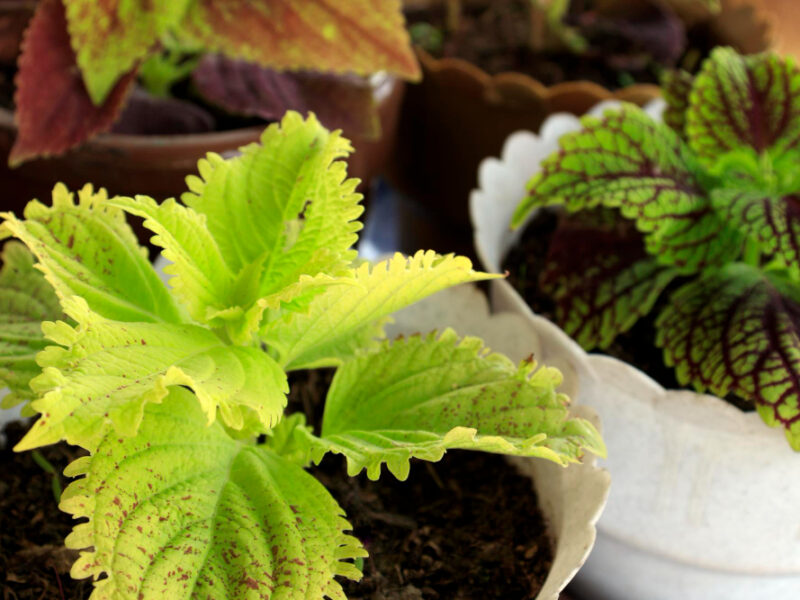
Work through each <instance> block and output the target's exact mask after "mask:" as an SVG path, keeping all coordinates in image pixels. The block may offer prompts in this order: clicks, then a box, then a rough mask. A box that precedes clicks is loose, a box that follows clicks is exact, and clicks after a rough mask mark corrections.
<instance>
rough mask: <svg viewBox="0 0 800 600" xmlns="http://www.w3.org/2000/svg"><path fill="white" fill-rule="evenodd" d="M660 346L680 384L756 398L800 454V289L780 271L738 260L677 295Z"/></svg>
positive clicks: (662, 325) (665, 315)
mask: <svg viewBox="0 0 800 600" xmlns="http://www.w3.org/2000/svg"><path fill="white" fill-rule="evenodd" d="M656 325H657V329H658V335H657V339H656V342H657V344H658V345H659V346H662V347H663V348H664V359H665V362H666V363H667V364H668V365H674V366H675V367H676V372H677V375H678V380H679V381H680V382H681V383H683V384H685V383H690V382H691V383H693V384H694V385H695V386H696V387H697V389H698V390H703V389H709V390H711V391H712V392H713V393H715V394H717V395H719V396H725V395H726V394H728V393H730V392H733V393H735V394H737V395H738V396H740V397H742V398H745V399H748V400H750V401H752V402H753V403H754V404H755V406H756V408H757V409H758V412H759V414H760V415H761V418H762V419H763V420H764V421H765V422H766V423H767V424H768V425H770V426H772V427H776V426H781V427H783V428H785V432H786V437H787V439H788V440H789V443H790V444H791V445H792V447H793V448H794V449H795V450H800V406H799V404H798V403H799V402H800V287H798V286H797V284H796V283H794V282H790V281H789V280H788V279H786V278H784V277H783V275H781V274H780V273H775V272H773V273H769V274H765V273H763V272H762V271H760V270H759V269H757V268H755V267H751V266H749V265H745V264H743V263H733V264H730V265H727V266H725V267H724V268H722V269H720V270H718V271H709V272H707V273H704V274H703V275H701V276H700V277H699V278H697V279H696V280H695V281H692V282H691V283H688V284H686V285H684V286H683V287H682V288H680V289H679V290H678V291H677V292H675V294H673V296H672V297H671V298H670V302H669V304H668V306H667V307H666V308H665V309H664V311H663V312H662V313H661V315H660V316H659V318H658V321H657V323H656Z"/></svg>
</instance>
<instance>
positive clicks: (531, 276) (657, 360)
mask: <svg viewBox="0 0 800 600" xmlns="http://www.w3.org/2000/svg"><path fill="white" fill-rule="evenodd" d="M558 219H559V216H558V214H557V213H556V212H555V211H553V210H550V209H543V210H539V212H538V213H537V214H536V215H535V216H534V217H533V219H532V220H531V221H530V222H529V223H528V225H527V227H526V228H525V230H524V231H523V232H522V235H521V237H520V240H519V242H517V244H516V245H515V246H514V247H513V248H512V249H511V250H510V251H509V253H508V255H507V256H506V258H505V261H504V262H503V265H502V269H504V270H506V271H507V272H508V281H509V283H510V284H511V285H512V286H513V287H514V289H516V290H517V291H518V292H519V293H520V295H521V296H522V297H523V298H524V299H525V302H527V304H528V306H530V307H531V309H532V310H533V312H535V313H536V314H538V315H541V316H543V317H546V318H547V319H550V320H551V321H553V322H554V323H558V319H557V318H556V311H555V303H554V301H553V299H552V298H551V297H550V296H549V295H548V294H547V293H546V292H545V291H543V290H542V289H541V286H540V285H539V279H540V276H541V274H542V271H543V270H544V268H545V265H546V258H547V251H548V248H549V246H550V241H551V239H552V237H553V233H554V232H555V230H556V227H557V226H558ZM684 281H685V280H676V281H674V282H673V283H672V284H671V285H670V286H668V287H667V289H666V290H665V291H664V292H662V293H661V296H660V297H659V300H658V301H657V302H656V304H655V306H654V307H653V309H652V310H651V311H650V313H649V314H647V315H646V316H645V317H643V318H641V319H639V320H638V321H637V322H636V324H635V325H634V326H633V327H631V328H630V329H629V330H628V331H626V332H624V333H621V334H619V335H618V336H617V337H616V339H615V340H614V342H613V343H612V344H611V346H609V347H608V348H605V349H603V350H602V351H601V352H602V353H603V354H608V355H610V356H613V357H615V358H618V359H620V360H623V361H625V362H627V363H629V364H631V365H633V366H635V367H636V368H638V369H640V370H641V371H644V372H645V373H647V374H648V375H649V376H650V377H652V378H653V379H655V380H656V381H657V382H658V383H660V384H661V385H662V386H663V387H664V388H666V389H673V390H674V389H686V390H691V391H695V390H694V388H693V387H691V386H684V385H681V384H680V383H679V382H678V380H677V378H676V376H675V371H674V369H672V368H670V367H668V366H666V365H665V364H664V360H663V353H662V350H661V349H660V348H658V347H657V346H656V345H655V339H656V327H655V321H656V317H657V315H658V314H659V312H660V311H661V308H663V306H664V305H665V303H666V301H667V299H668V298H669V296H670V294H671V293H672V292H673V291H674V290H675V288H677V287H679V286H680V285H682V284H683V283H684ZM725 400H727V401H728V402H729V403H731V404H733V405H734V406H736V407H738V408H739V409H741V410H743V411H745V412H750V411H753V410H755V408H754V407H753V404H752V403H750V402H747V401H746V400H743V399H742V398H739V397H738V396H736V395H734V394H729V395H728V396H726V397H725Z"/></svg>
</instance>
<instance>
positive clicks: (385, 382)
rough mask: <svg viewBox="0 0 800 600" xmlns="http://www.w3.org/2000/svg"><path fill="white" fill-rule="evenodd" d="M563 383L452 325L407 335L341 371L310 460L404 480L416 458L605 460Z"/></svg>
mask: <svg viewBox="0 0 800 600" xmlns="http://www.w3.org/2000/svg"><path fill="white" fill-rule="evenodd" d="M560 383H561V374H560V373H559V372H558V371H557V370H555V369H549V368H545V367H542V368H538V369H537V366H536V363H534V362H533V361H532V360H531V361H523V362H522V363H521V364H520V365H519V366H515V365H514V364H513V363H512V362H511V361H510V360H509V359H508V358H506V357H504V356H502V355H499V354H492V353H490V352H489V350H488V349H487V348H484V347H483V343H482V342H481V340H479V339H477V338H464V339H463V340H459V339H458V337H457V335H456V334H455V332H454V331H452V330H450V329H448V330H446V331H445V332H443V333H442V334H441V335H437V334H435V333H432V334H429V335H427V336H418V335H417V336H412V337H410V338H408V339H402V338H400V339H398V340H396V341H395V342H393V343H391V344H390V343H388V342H387V343H384V345H383V346H382V347H381V348H380V349H379V350H377V351H375V352H371V353H368V354H364V355H361V356H359V357H357V358H354V359H352V360H350V361H347V362H345V363H344V364H343V365H342V366H341V367H340V368H339V369H338V370H337V372H336V375H335V376H334V379H333V383H332V384H331V388H330V390H329V392H328V397H327V399H326V402H325V415H324V418H323V424H322V437H321V438H319V439H315V440H314V441H313V442H312V444H311V445H312V456H313V457H314V460H315V461H317V462H319V460H321V458H322V456H323V455H324V454H325V453H326V452H336V453H341V454H343V455H345V456H346V457H347V461H348V472H349V473H350V474H351V475H354V474H356V473H358V472H359V471H361V470H362V469H367V475H368V476H369V477H370V478H371V479H377V478H378V476H379V475H380V470H381V464H383V463H385V464H386V465H387V467H388V469H389V470H390V471H391V472H392V473H393V474H394V475H395V476H396V477H398V478H399V479H405V478H406V477H407V476H408V471H409V460H410V459H411V458H419V459H424V460H430V461H438V460H440V459H441V457H442V455H443V454H444V453H445V451H446V450H448V449H454V448H461V449H471V450H483V451H487V452H497V453H502V454H514V455H520V456H539V457H543V458H547V459H549V460H552V461H555V462H558V463H561V464H567V463H570V462H574V461H577V460H578V459H579V458H580V457H581V456H582V455H583V452H584V451H585V450H589V451H590V452H594V453H596V454H601V455H604V454H605V448H604V446H603V443H602V441H601V440H600V436H599V434H598V433H597V431H596V430H595V429H594V427H593V426H592V425H591V424H590V423H588V422H586V421H584V420H581V419H569V418H568V408H567V404H568V399H567V398H566V396H564V395H563V394H559V393H558V392H556V387H557V386H558V385H559V384H560Z"/></svg>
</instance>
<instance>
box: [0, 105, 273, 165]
mask: <svg viewBox="0 0 800 600" xmlns="http://www.w3.org/2000/svg"><path fill="white" fill-rule="evenodd" d="M265 126H266V124H265ZM0 129H6V130H12V131H14V132H16V130H17V124H16V122H15V120H14V113H13V112H12V111H11V110H9V109H7V108H0ZM263 130H264V127H259V126H257V125H256V126H252V127H240V128H238V129H229V130H227V131H209V132H204V133H183V134H177V135H132V134H121V133H101V134H100V135H98V136H97V137H94V138H92V139H90V140H87V141H86V142H84V143H83V144H81V145H80V146H77V147H76V148H72V149H71V150H67V151H66V152H65V153H63V154H59V155H57V156H52V157H51V156H46V157H42V158H55V157H60V156H64V155H66V154H68V153H69V152H72V151H75V150H81V149H85V148H90V147H92V146H94V147H96V148H103V149H109V148H110V149H113V148H130V147H137V148H148V147H164V146H196V145H197V144H199V143H202V144H206V145H210V144H219V145H223V144H225V145H232V144H235V143H236V142H237V140H242V141H243V142H245V143H246V142H248V141H250V140H252V139H253V137H254V136H257V135H258V134H260V132H262V131H263ZM209 143H210V144H209Z"/></svg>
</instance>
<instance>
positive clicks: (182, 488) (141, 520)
mask: <svg viewBox="0 0 800 600" xmlns="http://www.w3.org/2000/svg"><path fill="white" fill-rule="evenodd" d="M67 473H68V474H69V475H72V476H77V475H83V477H81V478H80V479H77V480H76V481H75V482H73V483H72V484H71V485H70V486H69V487H68V488H67V489H66V490H65V492H64V494H63V496H62V500H61V508H62V509H63V510H65V511H67V512H70V513H72V514H73V515H74V516H75V517H78V518H81V517H88V519H89V520H88V522H85V523H81V524H79V525H77V526H76V527H75V529H74V531H73V533H72V534H71V535H70V536H69V537H68V538H67V546H68V547H71V548H76V549H87V550H85V551H84V552H82V553H81V557H80V558H79V559H78V560H77V562H76V563H75V564H74V566H73V568H72V575H73V577H78V578H81V577H89V576H94V577H95V578H97V577H99V576H101V575H104V576H105V577H104V578H102V579H99V580H96V581H95V590H94V593H93V594H92V598H93V599H97V600H100V599H111V598H120V599H127V598H131V599H135V598H170V599H187V600H188V599H190V598H219V599H222V598H242V599H245V598H246V599H253V600H256V599H260V598H287V599H295V598H296V599H302V598H322V597H323V596H324V597H328V598H335V599H339V600H344V598H345V596H344V593H343V592H342V590H341V586H340V585H339V583H337V582H336V581H335V580H334V576H336V575H341V576H345V577H348V578H351V579H359V578H360V576H361V574H360V572H359V571H358V569H357V568H356V567H355V566H354V565H353V563H352V562H349V561H350V560H352V559H355V558H357V557H363V556H366V552H365V551H364V549H363V548H362V547H361V544H360V543H359V542H358V540H356V539H355V538H353V537H352V536H350V535H347V534H345V533H344V531H346V530H348V529H350V525H349V524H348V523H347V521H346V520H345V519H344V515H343V511H342V509H341V508H340V507H339V506H338V504H337V503H336V501H335V500H334V499H333V498H332V497H331V496H330V494H329V493H328V492H327V491H326V490H325V488H324V487H323V486H322V485H321V484H320V483H319V482H318V481H316V480H315V479H314V478H313V477H312V476H311V475H309V474H308V473H306V472H305V471H303V470H302V469H301V468H300V467H298V466H296V465H294V464H292V463H291V462H288V461H286V460H285V459H282V458H281V457H279V456H278V455H277V454H275V453H274V452H272V451H270V450H269V449H267V448H263V447H258V446H254V445H252V444H250V443H242V442H238V441H235V440H233V439H231V438H230V437H229V436H228V435H227V434H226V432H225V430H224V429H223V428H222V427H221V426H220V425H219V424H217V423H215V424H213V425H211V426H210V427H206V418H205V415H204V414H203V413H202V411H201V410H200V409H199V408H198V406H197V402H196V400H195V399H194V398H193V397H192V395H191V394H190V393H189V392H186V391H185V390H174V391H173V392H171V394H170V395H169V396H168V397H167V398H165V400H164V402H163V403H162V404H159V405H153V404H151V405H148V407H147V408H146V409H145V415H144V418H143V420H142V424H141V428H140V431H139V434H138V435H137V436H136V437H133V438H127V439H117V436H116V435H113V434H109V435H107V436H106V437H105V438H103V439H102V441H101V442H100V444H99V446H98V448H97V451H96V452H95V453H94V455H93V456H91V457H85V458H81V459H78V460H77V461H75V462H74V463H73V464H72V465H71V466H70V467H69V468H68V470H67Z"/></svg>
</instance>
